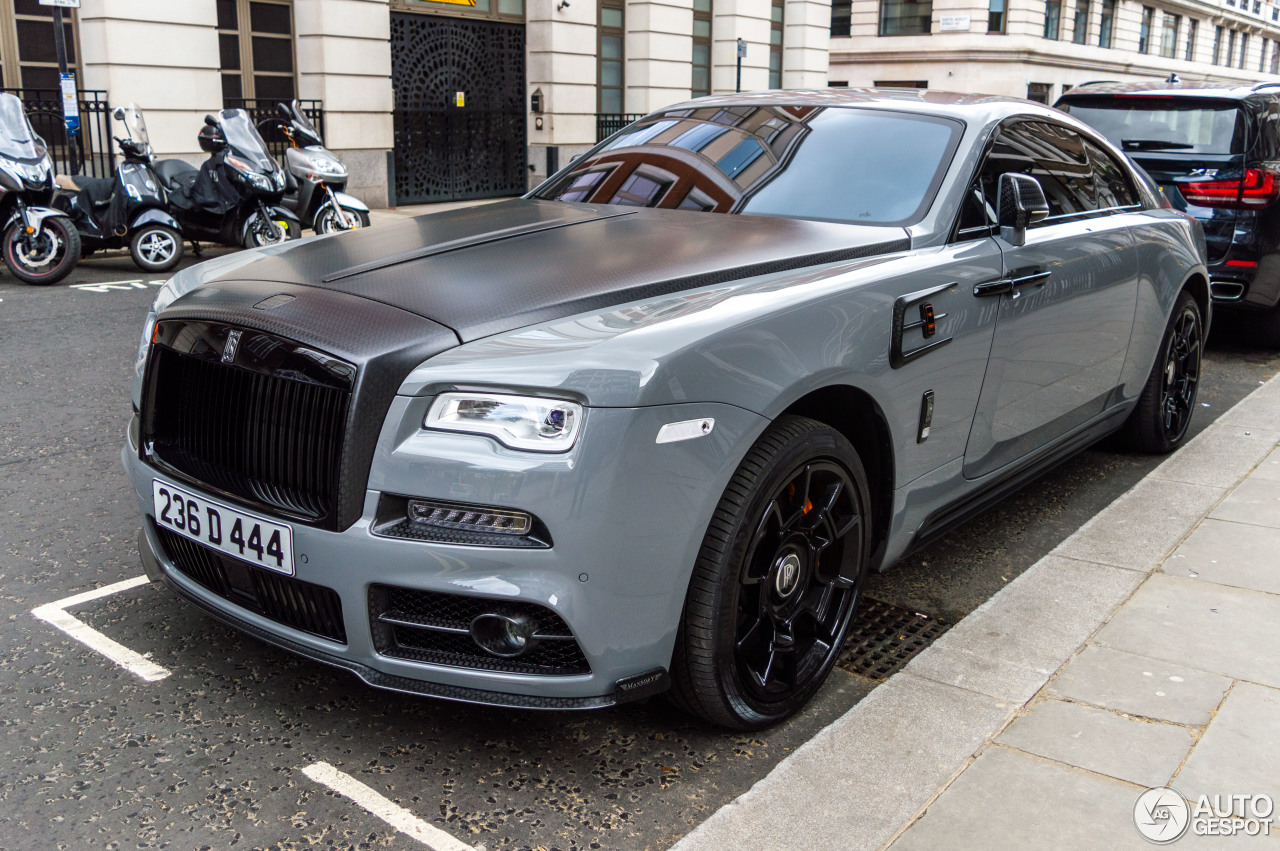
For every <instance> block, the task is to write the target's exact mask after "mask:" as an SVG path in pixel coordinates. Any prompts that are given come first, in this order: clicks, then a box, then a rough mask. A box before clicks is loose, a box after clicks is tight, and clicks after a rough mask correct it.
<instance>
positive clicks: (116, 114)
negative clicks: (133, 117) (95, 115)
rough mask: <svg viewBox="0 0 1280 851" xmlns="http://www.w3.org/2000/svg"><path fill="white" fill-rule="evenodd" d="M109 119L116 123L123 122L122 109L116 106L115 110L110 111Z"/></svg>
mask: <svg viewBox="0 0 1280 851" xmlns="http://www.w3.org/2000/svg"><path fill="white" fill-rule="evenodd" d="M111 117H112V118H114V119H115V120H116V121H124V107H122V106H117V107H116V108H115V109H113V110H111Z"/></svg>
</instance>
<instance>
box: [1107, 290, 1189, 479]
mask: <svg viewBox="0 0 1280 851" xmlns="http://www.w3.org/2000/svg"><path fill="white" fill-rule="evenodd" d="M1203 355H1204V323H1203V321H1202V320H1201V318H1200V307H1199V305H1197V304H1196V300H1195V298H1193V297H1192V296H1191V294H1190V293H1188V292H1187V291H1185V290H1183V292H1182V293H1181V294H1179V295H1178V301H1177V303H1176V304H1175V305H1174V308H1173V314H1172V315H1171V316H1170V317H1169V325H1168V326H1167V327H1166V328H1165V331H1164V338H1163V339H1162V340H1161V341H1160V352H1159V355H1157V357H1156V362H1155V365H1154V366H1152V367H1151V375H1150V376H1149V377H1148V378H1147V383H1146V385H1145V386H1144V387H1143V388H1142V395H1141V396H1140V397H1139V398H1138V404H1137V406H1136V407H1135V408H1134V409H1133V412H1132V413H1130V414H1129V419H1128V420H1127V421H1126V422H1125V425H1124V430H1125V437H1126V438H1127V439H1128V442H1129V444H1130V445H1131V446H1132V447H1133V448H1134V449H1137V450H1139V451H1140V452H1150V453H1152V454H1161V453H1165V452H1171V451H1173V450H1174V449H1176V448H1177V446H1178V444H1180V443H1181V442H1182V440H1183V438H1184V437H1186V434H1187V428H1188V427H1189V426H1190V425H1191V417H1192V415H1193V414H1194V413H1195V404H1196V392H1197V390H1198V389H1199V384H1200V363H1201V359H1202V357H1203Z"/></svg>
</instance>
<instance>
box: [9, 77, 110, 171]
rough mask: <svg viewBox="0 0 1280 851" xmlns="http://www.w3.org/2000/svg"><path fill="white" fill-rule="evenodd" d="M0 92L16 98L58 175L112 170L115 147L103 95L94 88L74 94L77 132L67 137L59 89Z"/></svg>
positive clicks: (20, 89) (15, 89)
mask: <svg viewBox="0 0 1280 851" xmlns="http://www.w3.org/2000/svg"><path fill="white" fill-rule="evenodd" d="M0 92H6V93H8V94H11V95H16V96H17V97H18V99H19V100H20V101H22V106H23V108H24V109H26V111H27V118H28V119H30V121H31V126H32V128H33V129H34V130H35V131H36V132H37V133H39V134H40V136H41V138H43V139H44V141H45V144H46V145H48V146H49V155H50V156H51V157H53V164H54V168H56V169H57V171H58V173H60V174H87V175H92V176H93V177H106V176H108V175H110V174H111V173H112V171H114V169H115V159H114V156H113V155H114V153H115V146H114V144H113V142H112V139H111V132H112V131H111V108H110V107H109V106H107V93H106V92H104V91H100V90H97V89H80V90H78V91H77V92H76V96H77V99H78V100H79V103H80V132H79V134H77V135H75V136H68V135H67V128H66V124H65V122H64V121H63V118H62V92H61V91H60V90H58V89H25V88H14V89H8V88H3V89H0Z"/></svg>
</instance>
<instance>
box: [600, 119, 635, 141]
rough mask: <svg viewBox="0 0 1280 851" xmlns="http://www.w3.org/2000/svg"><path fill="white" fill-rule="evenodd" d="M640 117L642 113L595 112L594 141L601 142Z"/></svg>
mask: <svg viewBox="0 0 1280 851" xmlns="http://www.w3.org/2000/svg"><path fill="white" fill-rule="evenodd" d="M641 118H644V114H643V113H641V114H639V115H631V114H628V113H617V112H598V113H596V141H597V142H603V141H604V140H605V139H608V138H609V137H610V136H612V135H613V134H614V133H617V132H618V131H619V130H621V129H622V128H623V127H626V126H627V125H628V124H631V123H632V122H635V121H639V120H640V119H641Z"/></svg>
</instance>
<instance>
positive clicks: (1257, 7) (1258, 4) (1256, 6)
mask: <svg viewBox="0 0 1280 851" xmlns="http://www.w3.org/2000/svg"><path fill="white" fill-rule="evenodd" d="M1253 14H1255V15H1261V14H1262V0H1253Z"/></svg>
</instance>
